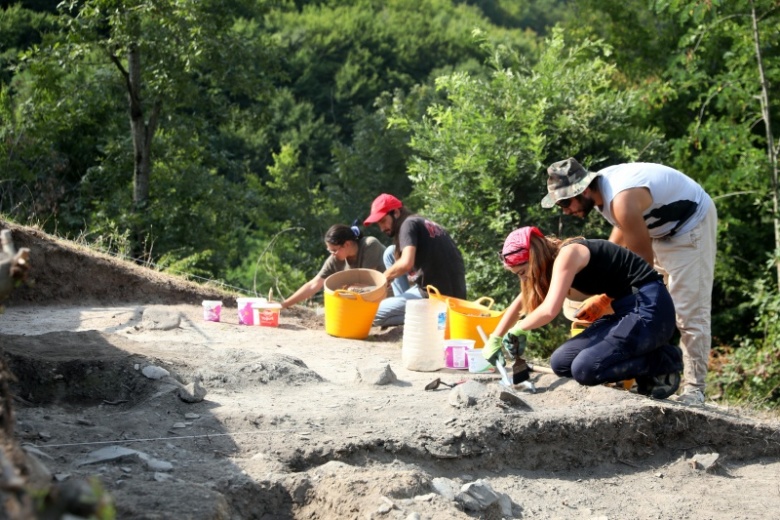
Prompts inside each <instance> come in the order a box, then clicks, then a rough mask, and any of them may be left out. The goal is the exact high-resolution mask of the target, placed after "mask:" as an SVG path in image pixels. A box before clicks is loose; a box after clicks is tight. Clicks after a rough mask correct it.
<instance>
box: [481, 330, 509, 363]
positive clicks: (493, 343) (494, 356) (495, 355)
mask: <svg viewBox="0 0 780 520" xmlns="http://www.w3.org/2000/svg"><path fill="white" fill-rule="evenodd" d="M502 346H503V345H502V341H501V338H500V337H498V336H490V338H488V342H487V343H485V346H484V347H483V348H482V355H483V356H484V357H485V359H486V360H487V362H488V363H490V364H491V365H493V366H496V365H497V364H498V363H501V366H503V365H504V364H505V362H504V351H503V350H502Z"/></svg>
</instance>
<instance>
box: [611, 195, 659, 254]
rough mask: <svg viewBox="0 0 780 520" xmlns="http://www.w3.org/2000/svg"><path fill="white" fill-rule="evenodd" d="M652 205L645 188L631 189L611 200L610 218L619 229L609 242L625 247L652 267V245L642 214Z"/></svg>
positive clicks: (651, 198) (614, 232) (650, 197)
mask: <svg viewBox="0 0 780 520" xmlns="http://www.w3.org/2000/svg"><path fill="white" fill-rule="evenodd" d="M652 203H653V197H652V196H651V195H650V191H649V190H648V189H647V188H631V189H628V190H625V191H621V192H620V193H618V194H617V195H616V196H615V198H614V199H612V216H613V217H614V218H615V222H616V223H617V227H618V228H619V229H617V230H613V232H612V234H611V235H610V241H612V242H615V243H616V244H620V245H622V246H624V247H627V248H628V249H630V250H631V251H633V252H634V253H636V254H638V255H639V256H641V257H642V258H644V259H645V260H646V261H647V262H648V263H649V264H650V265H653V243H652V240H651V239H650V233H649V232H648V230H647V224H646V223H645V219H644V216H643V215H644V212H645V210H647V208H649V207H650V205H651V204H652Z"/></svg>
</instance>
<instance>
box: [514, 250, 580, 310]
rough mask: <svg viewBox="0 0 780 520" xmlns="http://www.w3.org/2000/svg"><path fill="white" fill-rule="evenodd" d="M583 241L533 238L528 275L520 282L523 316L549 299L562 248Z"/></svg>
mask: <svg viewBox="0 0 780 520" xmlns="http://www.w3.org/2000/svg"><path fill="white" fill-rule="evenodd" d="M581 240H584V238H583V237H581V236H578V237H572V238H567V239H565V240H561V239H559V238H556V237H554V236H545V237H538V236H535V235H532V236H531V240H530V244H529V246H530V247H529V251H528V252H529V253H530V258H529V260H528V275H527V276H526V279H525V280H524V281H521V282H520V290H521V292H522V295H523V310H522V311H521V314H528V313H529V312H531V311H532V310H534V309H536V308H537V307H539V306H540V305H541V304H542V302H543V301H544V299H545V298H546V297H547V292H548V291H549V290H550V282H551V281H552V268H553V262H555V259H556V258H557V257H558V253H559V252H560V250H561V248H562V247H564V246H567V245H569V244H571V243H572V242H577V241H581Z"/></svg>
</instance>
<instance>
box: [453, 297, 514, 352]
mask: <svg viewBox="0 0 780 520" xmlns="http://www.w3.org/2000/svg"><path fill="white" fill-rule="evenodd" d="M480 302H489V305H483V304H482V303H480ZM492 306H493V299H492V298H488V297H487V296H483V297H482V298H480V299H478V300H476V301H473V302H469V301H464V300H459V299H457V298H448V299H447V307H448V310H447V319H448V321H449V326H450V338H452V339H473V340H474V348H482V347H484V346H485V342H484V341H482V336H480V334H479V331H478V330H477V327H478V326H481V327H482V330H483V331H484V332H485V335H486V336H487V335H489V334H490V333H491V332H493V331H494V330H495V328H496V327H497V326H498V322H499V321H501V317H502V316H503V315H504V312H506V311H505V310H504V311H495V310H492V309H491V308H490V307H492Z"/></svg>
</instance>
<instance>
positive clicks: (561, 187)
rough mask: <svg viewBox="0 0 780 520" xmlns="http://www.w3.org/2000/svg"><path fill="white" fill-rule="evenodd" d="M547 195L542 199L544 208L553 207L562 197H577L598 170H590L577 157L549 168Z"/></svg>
mask: <svg viewBox="0 0 780 520" xmlns="http://www.w3.org/2000/svg"><path fill="white" fill-rule="evenodd" d="M547 175H548V177H547V195H546V196H545V197H544V198H543V199H542V207H543V208H552V207H553V206H555V203H556V202H558V201H559V200H562V199H570V198H572V197H576V196H577V195H579V194H580V193H582V192H583V191H585V188H587V187H588V185H589V184H590V182H591V181H592V180H593V179H594V178H595V177H596V176H597V175H598V172H589V171H588V170H586V169H585V168H583V167H582V165H581V164H580V163H578V162H577V159H574V158H573V157H570V158H568V159H566V160H563V161H558V162H556V163H553V164H551V165H550V167H549V168H547Z"/></svg>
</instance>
